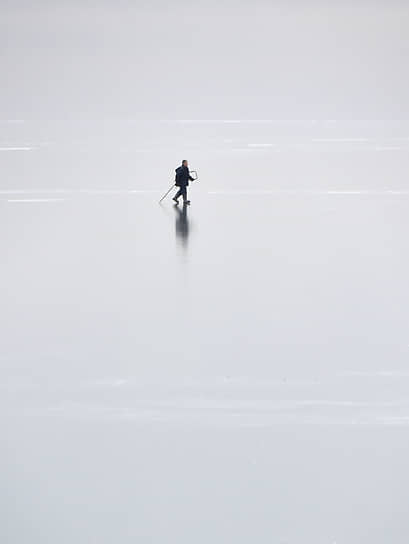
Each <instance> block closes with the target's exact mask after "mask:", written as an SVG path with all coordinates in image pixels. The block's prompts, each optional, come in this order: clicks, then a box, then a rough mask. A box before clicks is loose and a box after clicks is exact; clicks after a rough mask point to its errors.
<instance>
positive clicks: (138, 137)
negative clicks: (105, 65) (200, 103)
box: [0, 121, 409, 544]
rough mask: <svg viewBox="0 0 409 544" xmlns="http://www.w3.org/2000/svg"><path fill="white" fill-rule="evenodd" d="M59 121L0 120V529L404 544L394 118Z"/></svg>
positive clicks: (402, 298) (399, 159)
mask: <svg viewBox="0 0 409 544" xmlns="http://www.w3.org/2000/svg"><path fill="white" fill-rule="evenodd" d="M77 128H78V131H77V132H76V131H75V123H68V125H67V123H64V122H55V123H51V124H44V123H41V122H30V121H27V122H25V123H22V124H21V125H16V126H14V125H12V130H13V137H12V138H13V142H12V143H9V142H8V141H7V140H8V139H10V138H11V136H10V132H8V131H9V130H10V124H7V123H5V124H3V126H2V127H1V131H2V138H3V145H5V146H6V145H13V146H23V144H24V141H27V138H29V139H30V142H31V145H32V146H33V147H35V146H36V142H40V141H42V142H43V144H42V146H41V148H40V147H36V149H35V150H34V151H33V152H32V153H30V154H27V155H25V158H24V162H23V161H21V160H16V159H15V157H16V155H15V154H7V153H4V154H2V158H1V161H2V172H3V174H2V182H1V191H0V210H1V211H0V214H1V221H2V233H3V235H2V238H1V246H0V247H1V254H2V256H3V259H2V272H1V274H2V312H1V316H2V323H1V325H2V343H1V351H0V389H1V396H0V399H1V400H0V403H1V416H0V417H1V425H2V429H3V448H2V450H1V454H0V461H1V466H2V467H3V473H2V482H3V483H2V491H1V494H0V500H1V504H2V508H1V511H2V513H3V516H4V520H3V523H1V525H0V537H1V541H2V542H3V541H4V542H7V543H9V544H24V543H26V542H30V544H37V543H38V544H43V543H44V542H58V543H59V544H72V543H74V542H75V544H89V542H94V541H95V542H98V543H99V544H111V543H113V542H120V543H121V544H125V543H131V542H132V543H134V542H152V543H158V544H159V543H163V542H175V543H176V542H177V543H178V544H184V543H186V544H187V543H189V544H190V543H191V542H195V543H198V544H200V543H203V544H207V543H209V542H214V543H226V542H234V543H235V544H239V543H243V544H244V543H248V542H257V543H266V544H267V543H271V542H281V543H284V542H286V543H288V544H293V543H295V544H296V543H300V544H301V543H302V544H310V543H311V544H312V543H314V544H315V543H320V544H321V543H322V544H324V543H330V542H333V541H334V540H335V539H336V541H337V542H347V543H348V544H351V543H352V544H353V543H356V544H358V543H359V544H362V543H363V542H371V544H384V543H385V542H388V543H394V542H403V541H405V538H407V537H408V535H409V527H408V524H407V515H406V509H405V505H406V504H407V502H408V483H409V482H408V471H407V458H408V453H409V451H408V449H409V446H408V444H409V442H408V422H409V401H408V387H409V382H408V377H409V375H408V372H407V358H408V328H407V324H408V295H409V287H408V281H407V278H408V274H409V270H408V255H407V232H408V217H409V215H408V205H409V201H408V191H407V183H406V175H405V172H406V171H407V167H408V155H407V146H406V144H405V143H404V142H405V140H404V139H403V137H404V135H405V134H406V135H407V134H409V124H408V125H407V124H405V123H400V124H394V123H391V124H390V125H385V123H382V124H376V123H362V122H360V123H357V122H356V123H353V122H350V123H344V124H343V123H336V124H335V126H334V123H332V124H331V125H328V123H320V122H318V121H317V122H316V123H314V124H311V123H304V122H298V123H294V122H293V123H289V124H286V123H283V122H281V123H277V124H275V123H273V122H270V123H256V122H252V123H246V122H244V121H243V122H242V123H224V122H223V123H217V122H212V123H206V124H205V123H200V124H197V123H193V122H192V123H190V124H189V128H188V129H187V127H186V126H183V125H182V124H181V123H171V122H168V123H167V124H166V125H164V124H163V123H156V122H147V121H145V122H141V123H136V122H135V123H133V124H132V125H129V123H123V124H121V123H119V122H115V123H111V124H110V123H108V122H106V123H105V129H106V130H105V132H104V134H101V132H100V130H99V125H98V123H97V122H87V123H85V122H82V123H80V124H79V125H78V127H77ZM329 133H330V135H329ZM156 135H158V136H157V137H156ZM356 135H359V136H356ZM363 135H364V136H363ZM329 137H330V138H331V142H330V147H328V142H327V138H329ZM398 137H402V139H401V140H400V141H401V142H402V149H401V150H400V151H398V150H396V151H394V152H393V154H388V153H385V152H384V153H378V151H377V149H378V146H379V145H380V143H381V142H382V146H386V147H387V146H389V145H390V142H391V141H393V139H396V138H398ZM146 138H149V140H150V141H149V146H150V148H151V149H153V150H154V153H151V152H150V153H146V154H143V153H142V154H141V153H135V150H136V149H143V144H144V140H145V139H146ZM44 142H48V143H47V144H45V143H44ZM249 142H250V143H251V142H276V144H277V146H279V148H280V149H281V150H282V153H280V154H276V153H275V148H274V147H267V146H266V145H265V144H264V145H263V147H261V148H260V147H255V146H254V145H253V147H250V148H249ZM362 142H364V145H365V146H366V147H365V148H362V145H363V143H362ZM188 144H192V148H191V149H192V151H191V152H190V153H187V152H186V149H187V145H188ZM124 148H126V149H128V151H126V152H124ZM12 155H13V156H12ZM13 157H14V158H13ZM182 158H183V159H184V158H187V159H188V160H189V161H190V164H191V167H192V168H194V169H196V170H197V171H198V174H199V180H198V181H197V182H193V183H192V186H191V188H190V198H191V201H192V205H191V206H190V207H189V208H187V209H186V210H184V211H183V209H181V208H180V209H178V210H175V209H173V205H172V201H171V196H172V195H169V197H168V198H167V199H166V200H165V201H164V202H163V204H162V205H161V206H160V205H158V200H159V198H160V196H162V195H163V194H164V192H165V191H166V190H167V189H168V188H169V186H170V183H171V182H172V178H173V172H174V168H175V167H176V166H177V165H178V163H179V162H180V160H181V159H182Z"/></svg>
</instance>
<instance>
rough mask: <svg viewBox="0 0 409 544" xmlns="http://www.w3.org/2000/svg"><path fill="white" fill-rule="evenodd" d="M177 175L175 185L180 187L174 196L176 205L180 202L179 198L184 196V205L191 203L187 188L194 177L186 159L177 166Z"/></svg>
mask: <svg viewBox="0 0 409 544" xmlns="http://www.w3.org/2000/svg"><path fill="white" fill-rule="evenodd" d="M175 172H176V177H175V185H176V187H179V191H178V192H177V193H176V194H175V196H174V197H173V200H174V201H175V203H176V205H178V204H179V198H180V197H182V198H183V205H184V206H187V205H188V204H190V200H188V199H187V188H188V186H189V181H193V180H194V178H192V176H191V175H190V172H189V166H188V163H187V161H186V160H184V161H182V165H181V166H179V167H178V168H176V170H175Z"/></svg>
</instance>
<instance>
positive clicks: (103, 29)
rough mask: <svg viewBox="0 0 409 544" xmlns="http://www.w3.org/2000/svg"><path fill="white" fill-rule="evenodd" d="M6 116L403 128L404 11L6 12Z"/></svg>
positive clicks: (0, 17)
mask: <svg viewBox="0 0 409 544" xmlns="http://www.w3.org/2000/svg"><path fill="white" fill-rule="evenodd" d="M0 10H1V11H0V40H1V42H0V43H1V66H2V75H3V77H2V82H3V83H2V88H1V90H0V97H1V101H0V117H1V118H3V119H13V118H30V117H35V118H45V117H49V118H67V117H68V118H70V117H73V118H81V117H82V118H84V117H91V118H95V117H96V118H104V117H123V118H130V117H132V118H138V117H143V118H176V119H180V118H191V119H196V118H208V117H210V118H253V119H257V118H259V119H262V118H293V119H299V118H306V119H314V118H322V119H344V118H349V119H351V118H375V119H379V118H401V117H406V118H408V116H409V100H408V96H409V85H408V75H407V72H408V65H409V58H408V57H409V55H408V50H409V7H408V3H407V2H396V1H394V0H392V1H391V0H383V1H378V2H368V1H362V0H357V1H356V2H345V1H338V2H336V1H333V2H316V1H315V2H307V1H305V2H296V1H284V0H281V2H274V1H270V2H268V1H261V0H255V1H252V2H250V1H248V0H245V1H241V2H239V1H237V2H226V1H223V0H221V1H218V2H215V1H214V0H209V1H208V2H204V1H203V2H199V3H195V2H188V1H186V2H184V1H180V0H175V1H173V2H163V1H161V2H158V1H153V2H147V1H146V0H143V1H140V0H136V1H134V2H124V1H105V2H103V1H102V2H95V3H93V4H91V3H89V2H77V1H75V0H74V1H72V0H70V1H69V0H65V1H62V0H56V1H55V2H49V3H48V2H41V1H40V2H36V3H34V2H18V1H14V2H7V1H6V2H5V1H2V2H1V8H0Z"/></svg>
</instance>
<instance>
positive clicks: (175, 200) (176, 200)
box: [172, 196, 179, 206]
mask: <svg viewBox="0 0 409 544" xmlns="http://www.w3.org/2000/svg"><path fill="white" fill-rule="evenodd" d="M172 200H173V202H174V203H175V204H176V206H177V205H178V204H179V200H178V199H177V198H176V197H175V196H174V197H173V198H172Z"/></svg>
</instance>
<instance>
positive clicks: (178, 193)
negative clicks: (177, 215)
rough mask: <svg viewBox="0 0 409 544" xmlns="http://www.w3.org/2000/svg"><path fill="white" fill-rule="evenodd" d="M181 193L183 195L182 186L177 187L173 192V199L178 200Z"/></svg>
mask: <svg viewBox="0 0 409 544" xmlns="http://www.w3.org/2000/svg"><path fill="white" fill-rule="evenodd" d="M182 195H183V192H182V187H179V191H178V192H177V193H176V194H175V196H174V197H173V200H174V201H175V202H178V198H180V197H181V196H182Z"/></svg>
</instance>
